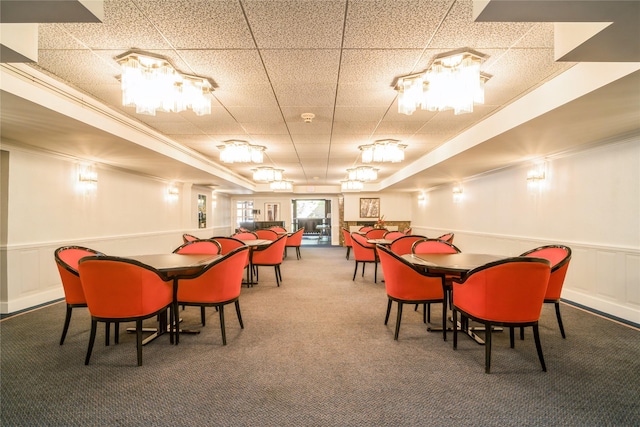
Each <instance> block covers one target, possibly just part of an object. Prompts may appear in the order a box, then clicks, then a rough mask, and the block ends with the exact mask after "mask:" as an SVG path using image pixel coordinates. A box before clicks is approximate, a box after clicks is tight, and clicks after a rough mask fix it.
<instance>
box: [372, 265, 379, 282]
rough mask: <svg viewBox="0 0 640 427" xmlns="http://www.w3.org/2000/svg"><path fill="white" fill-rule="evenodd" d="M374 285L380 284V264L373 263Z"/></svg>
mask: <svg viewBox="0 0 640 427" xmlns="http://www.w3.org/2000/svg"><path fill="white" fill-rule="evenodd" d="M373 283H378V263H377V262H374V263H373Z"/></svg>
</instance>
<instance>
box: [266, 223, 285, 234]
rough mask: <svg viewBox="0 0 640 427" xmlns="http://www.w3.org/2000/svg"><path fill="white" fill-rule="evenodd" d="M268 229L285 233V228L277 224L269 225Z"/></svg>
mask: <svg viewBox="0 0 640 427" xmlns="http://www.w3.org/2000/svg"><path fill="white" fill-rule="evenodd" d="M269 230H273V231H275V232H276V233H286V232H287V229H286V228H284V227H280V226H279V225H274V226H272V227H269Z"/></svg>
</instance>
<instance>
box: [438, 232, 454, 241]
mask: <svg viewBox="0 0 640 427" xmlns="http://www.w3.org/2000/svg"><path fill="white" fill-rule="evenodd" d="M438 240H444V241H445V242H447V243H453V233H445V234H443V235H442V236H440V237H438Z"/></svg>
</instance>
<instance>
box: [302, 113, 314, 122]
mask: <svg viewBox="0 0 640 427" xmlns="http://www.w3.org/2000/svg"><path fill="white" fill-rule="evenodd" d="M315 116H316V115H315V114H313V113H303V114H301V115H300V117H302V119H303V120H304V122H305V123H311V121H312V120H313V118H314V117H315Z"/></svg>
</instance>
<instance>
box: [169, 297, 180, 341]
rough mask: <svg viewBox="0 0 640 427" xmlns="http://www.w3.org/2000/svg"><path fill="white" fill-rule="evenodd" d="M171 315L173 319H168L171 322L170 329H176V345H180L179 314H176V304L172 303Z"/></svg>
mask: <svg viewBox="0 0 640 427" xmlns="http://www.w3.org/2000/svg"><path fill="white" fill-rule="evenodd" d="M172 314H173V318H171V319H169V320H171V323H172V325H171V327H172V328H176V330H175V332H176V345H178V344H180V313H179V312H178V302H177V301H176V302H174V303H173V310H172Z"/></svg>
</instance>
